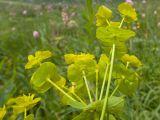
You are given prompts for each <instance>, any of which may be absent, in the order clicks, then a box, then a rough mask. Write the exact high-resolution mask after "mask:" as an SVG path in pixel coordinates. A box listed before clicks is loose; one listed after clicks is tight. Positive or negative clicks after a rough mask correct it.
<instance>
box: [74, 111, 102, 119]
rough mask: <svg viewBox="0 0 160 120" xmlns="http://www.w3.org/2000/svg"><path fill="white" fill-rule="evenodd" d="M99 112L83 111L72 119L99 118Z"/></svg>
mask: <svg viewBox="0 0 160 120" xmlns="http://www.w3.org/2000/svg"><path fill="white" fill-rule="evenodd" d="M99 114H100V113H98V112H97V111H82V112H81V113H80V114H79V115H77V116H76V117H75V118H73V119H72V120H99Z"/></svg>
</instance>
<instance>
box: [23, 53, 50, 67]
mask: <svg viewBox="0 0 160 120" xmlns="http://www.w3.org/2000/svg"><path fill="white" fill-rule="evenodd" d="M51 56H52V53H51V52H50V51H37V52H36V53H35V56H33V55H29V56H28V62H27V64H26V65H25V69H30V68H33V67H34V66H36V65H40V64H41V62H42V61H43V60H45V59H47V58H50V57H51Z"/></svg>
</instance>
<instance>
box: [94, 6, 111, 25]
mask: <svg viewBox="0 0 160 120" xmlns="http://www.w3.org/2000/svg"><path fill="white" fill-rule="evenodd" d="M111 17H112V11H111V10H110V9H109V8H107V7H105V6H104V5H102V6H100V7H99V9H98V11H97V14H96V26H107V25H108V23H107V20H108V21H109V20H110V19H111Z"/></svg>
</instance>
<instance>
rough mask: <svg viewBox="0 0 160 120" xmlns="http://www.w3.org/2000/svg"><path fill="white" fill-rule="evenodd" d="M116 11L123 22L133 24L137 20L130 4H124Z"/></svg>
mask: <svg viewBox="0 0 160 120" xmlns="http://www.w3.org/2000/svg"><path fill="white" fill-rule="evenodd" d="M118 10H119V12H120V14H121V15H122V17H123V18H124V21H125V22H133V21H136V20H137V13H136V11H135V9H134V8H133V7H132V5H131V4H129V3H127V2H124V3H122V4H120V5H119V6H118Z"/></svg>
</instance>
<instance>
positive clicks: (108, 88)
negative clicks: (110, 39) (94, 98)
mask: <svg viewBox="0 0 160 120" xmlns="http://www.w3.org/2000/svg"><path fill="white" fill-rule="evenodd" d="M114 54H115V44H113V48H112V57H111V65H110V70H109V76H108V84H107V90H106V95H105V98H104V104H103V108H102V113H101V117H100V120H104V115H105V111H106V107H108V96H109V90H110V84H111V78H112V70H113V63H114Z"/></svg>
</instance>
